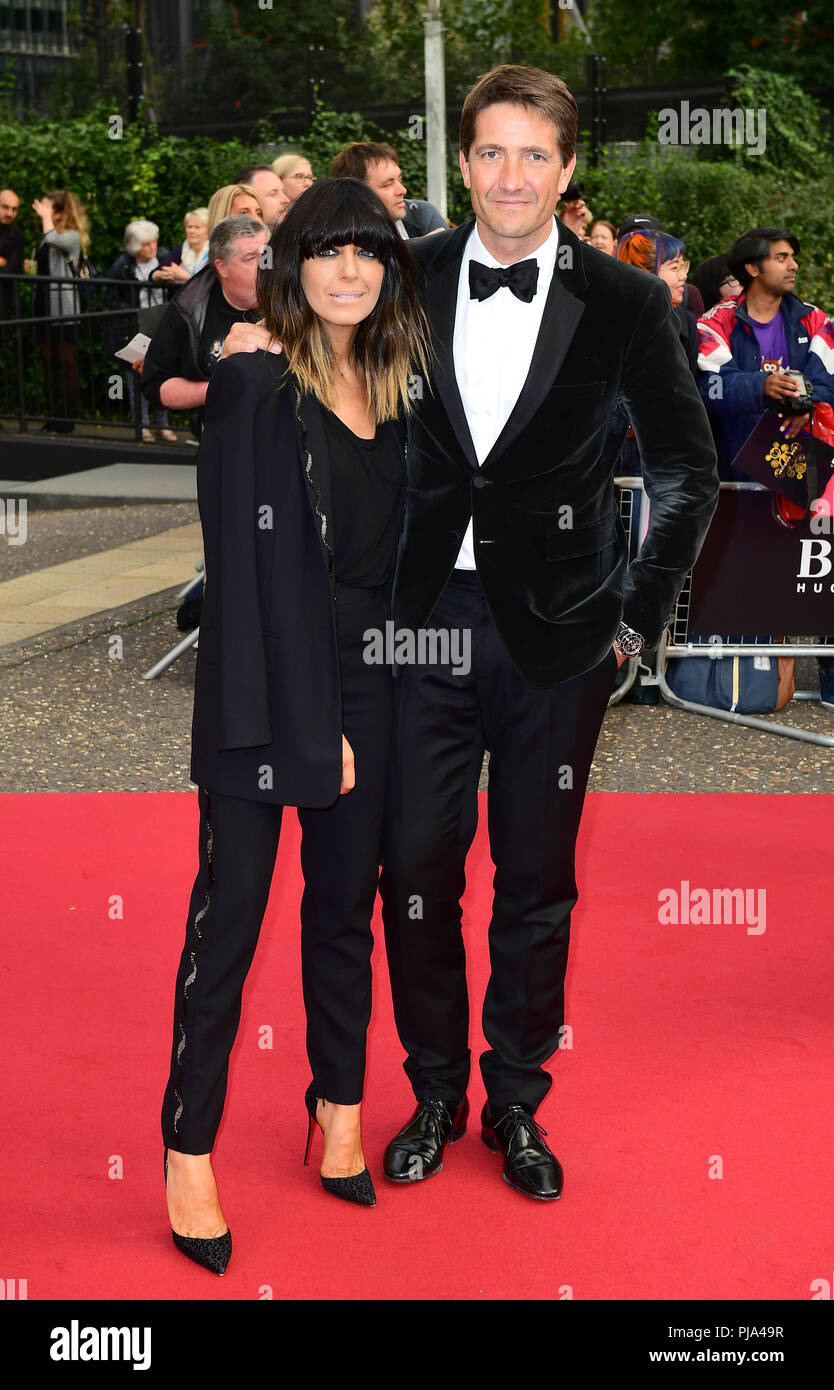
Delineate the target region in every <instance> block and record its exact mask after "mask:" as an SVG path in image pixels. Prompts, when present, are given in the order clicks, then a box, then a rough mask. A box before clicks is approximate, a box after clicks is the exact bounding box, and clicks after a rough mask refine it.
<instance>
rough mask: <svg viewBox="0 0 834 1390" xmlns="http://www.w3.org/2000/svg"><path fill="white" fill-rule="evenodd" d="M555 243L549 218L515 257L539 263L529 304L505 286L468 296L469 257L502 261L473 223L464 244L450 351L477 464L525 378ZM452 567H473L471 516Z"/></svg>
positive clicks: (555, 226)
mask: <svg viewBox="0 0 834 1390" xmlns="http://www.w3.org/2000/svg"><path fill="white" fill-rule="evenodd" d="M558 247H559V227H558V223H557V222H556V219H555V218H554V219H553V227H552V229H551V232H550V236H549V237H548V238H547V240H546V241H544V242H542V244H541V246H540V247H539V248H538V250H536V251H533V252H532V254H531V255H530V256H522V258H521V259H522V260H533V259H535V260H537V261H538V263H539V278H538V283H537V285H536V293H535V295H534V296H533V298H532V300H531V301H530V303H529V304H525V303H524V301H523V300H521V299H519V298H518V296H517V295H514V294H513V292H512V290H511V289H508V287H507V286H506V285H502V286H501V287H500V288H499V289H498V290H496V292H495V294H492V295H490V297H489V299H482V300H478V299H471V298H470V295H469V262H470V260H475V261H480V262H481V263H482V264H483V265H489V266H500V265H501V264H502V262H501V261H497V260H496V259H495V257H494V256H492V255H490V253H489V251H487V249H486V247H485V246H484V244H483V242H482V241H481V238H480V237H479V235H478V228H477V225H476V226H475V227H473V229H472V235H471V236H470V237H469V240H468V241H467V243H466V246H465V247H464V250H463V256H462V257H461V264H460V279H459V280H458V299H457V309H456V311H455V335H454V340H453V345H452V351H453V356H454V364H455V376H456V377H457V383H458V389H459V391H460V398H461V401H462V402H463V409H464V412H465V414H466V419H467V421H468V423H469V432H470V434H471V435H472V442H473V444H474V445H475V453H476V455H477V459H478V463H479V464H481V463H483V461H484V459H485V458H486V457H487V454H488V453H489V451H490V449H491V448H492V446H493V444H494V443H495V441H496V439H497V438H498V436H499V434H500V433H501V431H502V429H503V428H504V426H505V424H506V423H507V420H508V419H509V417H510V415H511V414H512V411H513V407H514V406H515V403H516V401H517V400H518V397H519V395H520V394H521V388H522V386H523V385H524V383H525V381H526V379H527V374H528V372H529V370H530V361H531V359H532V356H533V349H534V347H535V346H536V339H537V338H538V336H539V328H540V326H541V321H542V314H543V313H544V305H545V300H546V299H547V293H548V290H549V289H550V282H551V280H552V278H553V269H554V266H555V265H556V252H557V250H558ZM455 568H456V569H464V570H474V569H475V543H474V536H473V530H472V519H471V517H470V519H469V525H468V527H467V528H466V535H465V536H464V538H463V544H462V545H461V548H460V552H459V554H458V558H457V561H456V564H455Z"/></svg>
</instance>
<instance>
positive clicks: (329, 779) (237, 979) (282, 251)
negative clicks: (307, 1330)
mask: <svg viewBox="0 0 834 1390" xmlns="http://www.w3.org/2000/svg"><path fill="white" fill-rule="evenodd" d="M269 246H270V249H271V257H270V259H269V268H268V269H267V268H261V269H260V270H259V272H258V299H259V303H260V305H261V307H262V309H263V311H264V320H265V323H266V326H267V328H268V330H269V332H270V333H271V335H272V337H273V338H274V339H275V342H276V344H281V345H282V348H283V351H282V352H280V353H270V352H261V353H257V354H254V355H252V356H250V355H249V354H240V355H236V356H233V357H230V358H227V359H225V360H223V361H221V362H220V363H219V364H218V366H217V368H216V369H215V372H214V375H213V376H212V379H211V383H210V385H209V389H208V394H207V397H206V417H205V433H204V435H203V439H202V442H201V445H200V453H199V455H198V467H197V474H198V498H199V504H200V516H201V520H202V524H203V538H204V544H205V559H206V592H205V599H204V605H203V613H202V621H201V625H200V644H199V649H198V655H197V673H196V683H195V702H194V722H193V727H192V758H191V777H192V780H193V781H195V782H196V783H197V784H198V786H199V788H200V790H199V806H200V868H199V872H198V875H197V879H196V881H195V884H194V889H193V892H192V897H191V906H190V911H189V917H188V925H187V928H186V940H185V946H184V948H183V952H182V957H181V960H180V967H179V973H178V978H177V988H176V995H175V1004H174V1036H173V1044H172V1052H171V1071H170V1076H169V1080H168V1086H167V1088H166V1092H165V1098H164V1101H163V1107H162V1130H163V1139H164V1143H165V1145H166V1154H167V1156H168V1158H169V1160H170V1168H169V1170H168V1173H167V1179H168V1210H169V1217H170V1220H171V1228H172V1232H173V1236H174V1243H175V1244H176V1245H177V1247H178V1248H179V1249H181V1250H183V1251H184V1253H185V1254H187V1255H189V1256H190V1258H192V1259H195V1260H197V1262H198V1263H202V1264H205V1265H206V1266H207V1267H208V1268H212V1269H214V1270H216V1272H217V1273H222V1272H223V1270H224V1269H225V1266H226V1263H227V1261H228V1258H229V1254H230V1252H231V1237H230V1235H229V1232H228V1228H227V1227H226V1223H225V1221H224V1219H223V1215H222V1212H221V1210H220V1205H219V1201H218V1197H217V1189H216V1186H215V1182H214V1177H213V1175H212V1171H211V1161H210V1160H211V1152H210V1151H211V1148H212V1145H213V1143H214V1138H215V1135H216V1132H217V1127H218V1125H219V1123H220V1118H221V1114H222V1108H223V1101H224V1097H225V1089H226V1074H227V1069H228V1061H229V1053H230V1050H231V1047H232V1043H233V1041H234V1036H235V1032H236V1029H237V1024H238V1019H239V1014H240V998H241V990H242V988H243V983H244V980H245V977H246V973H247V971H248V968H249V965H250V963H251V960H252V956H253V954H254V951H255V947H256V944H257V938H258V933H259V929H260V924H261V920H262V917H263V914H264V910H265V908H266V903H267V898H268V895H269V888H270V881H271V877H272V870H273V866H274V862H275V854H276V849H277V845H278V837H279V832H280V826H281V814H282V809H283V807H284V806H285V805H288V806H297V807H298V808H299V811H298V815H299V820H300V822H301V827H302V845H301V866H302V870H303V874H304V895H303V898H302V903H301V958H302V977H303V989H304V1002H305V1006H306V1010H307V1053H308V1057H309V1061H310V1066H311V1070H312V1075H313V1080H312V1082H311V1085H310V1087H309V1088H308V1091H307V1094H306V1096H305V1105H306V1108H307V1112H308V1131H307V1153H308V1155H309V1148H310V1140H311V1137H312V1132H313V1121H314V1119H315V1120H316V1121H317V1122H318V1124H319V1126H320V1127H321V1129H322V1130H323V1132H324V1154H323V1158H322V1165H321V1181H322V1185H323V1186H324V1187H325V1189H326V1190H327V1191H328V1192H331V1193H334V1194H335V1195H337V1196H341V1197H344V1198H346V1199H347V1200H350V1201H354V1202H358V1203H360V1204H362V1205H368V1206H370V1205H373V1203H374V1200H375V1198H374V1191H373V1184H372V1182H371V1179H370V1175H369V1173H368V1171H367V1169H366V1167H365V1161H364V1157H363V1154H362V1141H361V1131H360V1105H361V1100H362V1089H363V1079H364V1068H365V1031H366V1028H367V1024H368V1020H369V1017H370V1008H371V973H370V955H371V948H372V937H371V930H370V919H371V913H372V910H373V903H374V898H375V894H376V882H377V875H378V866H379V849H380V835H381V823H382V811H383V802H384V796H385V785H386V767H387V759H388V743H389V737H390V730H391V718H392V710H391V696H392V683H391V678H390V674H389V671H388V669H387V667H385V666H383V665H377V664H372V663H370V662H368V661H366V660H365V659H364V657H365V650H366V644H367V639H366V638H365V636H364V634H365V633H366V632H367V631H368V629H374V630H378V631H379V632H380V633H382V632H384V631H385V628H384V624H385V622H386V620H387V617H388V605H387V587H388V584H389V580H390V576H391V572H392V568H393V560H394V550H395V546H396V542H397V538H398V532H399V527H400V522H401V515H402V507H403V498H404V486H405V461H404V436H403V430H402V419H401V417H402V415H403V414H405V413H407V412H408V410H409V409H410V401H409V395H408V382H409V375H410V373H411V372H412V371H415V370H416V371H421V372H422V373H423V374H424V375H425V373H426V352H427V349H426V346H425V345H426V342H427V329H426V326H425V319H424V317H423V313H422V310H421V308H420V307H419V303H418V300H417V296H416V289H415V284H414V272H413V269H412V263H411V259H410V257H409V255H408V252H407V250H406V249H405V247H404V245H403V242H402V238H401V237H399V235H398V234H397V230H396V228H395V226H394V224H393V222H392V221H391V219H390V217H389V216H388V214H387V212H386V210H385V208H384V206H383V204H382V203H381V202H380V200H379V199H378V197H377V196H376V194H375V193H373V192H372V191H371V190H370V189H369V188H367V187H366V185H365V184H363V183H361V182H360V181H359V180H358V179H327V180H324V181H323V182H321V183H319V184H317V185H316V187H315V188H314V189H311V190H310V193H309V195H308V196H307V197H305V198H304V200H303V202H298V203H297V204H295V205H293V206H292V207H291V208H290V210H289V212H288V213H287V216H286V218H285V220H284V221H283V222H282V223H281V225H280V226H279V227H277V228H276V229H275V231H274V232H273V235H272V238H271V240H270V243H269ZM305 1162H306V1158H305Z"/></svg>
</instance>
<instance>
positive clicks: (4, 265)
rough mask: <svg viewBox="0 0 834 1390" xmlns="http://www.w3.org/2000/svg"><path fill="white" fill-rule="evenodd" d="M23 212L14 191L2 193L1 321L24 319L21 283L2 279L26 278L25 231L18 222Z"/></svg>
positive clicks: (0, 210) (0, 232) (0, 239)
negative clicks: (20, 307)
mask: <svg viewBox="0 0 834 1390" xmlns="http://www.w3.org/2000/svg"><path fill="white" fill-rule="evenodd" d="M19 212H20V199H19V198H18V196H17V194H16V193H15V191H14V189H12V188H3V189H0V319H14V318H19V317H20V315H19V305H20V295H19V290H18V283H17V282H16V281H14V280H9V279H3V278H2V277H5V276H10V275H22V274H23V252H24V247H25V244H26V241H25V238H24V235H23V228H22V227H21V226H19V224H18V222H17V214H18V213H19ZM16 291H18V292H17V293H16Z"/></svg>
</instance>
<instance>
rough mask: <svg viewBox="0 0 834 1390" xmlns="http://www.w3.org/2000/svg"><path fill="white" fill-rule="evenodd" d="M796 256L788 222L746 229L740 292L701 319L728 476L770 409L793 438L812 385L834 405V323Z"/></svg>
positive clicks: (831, 665)
mask: <svg viewBox="0 0 834 1390" xmlns="http://www.w3.org/2000/svg"><path fill="white" fill-rule="evenodd" d="M798 256H799V242H798V240H797V238H796V237H795V236H794V235H793V233H792V232H789V231H787V230H786V229H785V228H783V227H755V228H754V229H753V230H752V231H749V232H745V233H744V236H741V237H739V238H738V239H737V240H736V241H734V242H733V244H732V246H731V247H730V249H729V251H728V252H727V264H728V267H729V270H730V273H731V274H732V275H734V276H735V278H736V279H737V280H738V282H739V284H740V285H741V293H740V294H739V295H738V296H736V297H735V298H729V299H722V300H719V302H718V303H717V304H716V305H715V306H714V307H713V308H712V309H709V310H707V312H706V313H705V314H704V315H703V316H702V317H701V318H700V319H699V320H698V337H699V353H698V366H699V368H700V373H701V375H700V378H699V382H698V385H699V389H700V392H701V395H702V396H703V399H704V403H705V405H706V407H707V410H708V412H709V413H710V415H711V416H712V418H713V419H714V420H715V421H716V423H717V425H718V428H719V431H720V439H721V443H722V444H723V451H724V454H725V457H724V458H723V459H722V457H721V455H720V454H719V469H720V471H721V474H722V476H723V477H729V478H731V479H741V480H742V481H746V475H745V474H743V473H741V472H739V471H738V470H737V469H735V468H733V466H732V461H733V459H734V458H735V456H736V454H737V453H738V451H739V449H740V448H741V446H742V444H743V443H744V441H745V440H746V439H747V437H748V435H749V434H750V433H751V431H752V430H753V429H754V428H755V426H756V424H757V423H758V421H759V419H760V418H761V416H762V414H763V413H764V411H765V410H775V411H776V412H777V414H780V415H783V416H784V417H785V418H784V419H783V422H782V424H781V425H780V429H781V431H782V433H783V434H784V436H785V438H786V439H793V438H794V437H795V436H796V435H797V434H799V431H800V430H802V429H806V428H807V427H808V424H809V421H810V413H809V412H808V410H806V409H805V408H804V392H805V391H806V390H807V387H808V386H809V385H810V386H811V387H812V388H813V396H812V399H813V401H814V402H818V401H827V402H828V403H829V404H831V405H834V324H832V321H831V318H830V317H829V315H828V314H825V313H824V312H823V311H822V309H818V308H817V307H816V305H814V304H808V303H806V302H805V301H804V300H802V299H800V298H799V297H798V296H797V295H796V294H795V293H794V289H795V286H796V277H797V273H798V269H799V265H798ZM803 378H804V381H803ZM818 664H819V676H820V701H821V703H822V705H823V707H824V708H825V709H828V710H831V711H832V712H834V660H831V659H830V658H823V657H820V658H819V663H818Z"/></svg>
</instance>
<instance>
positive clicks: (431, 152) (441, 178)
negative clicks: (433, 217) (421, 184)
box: [423, 0, 446, 217]
mask: <svg viewBox="0 0 834 1390" xmlns="http://www.w3.org/2000/svg"><path fill="white" fill-rule="evenodd" d="M440 5H441V0H427V6H428V8H427V10H426V13H425V14H424V15H423V25H424V30H425V41H424V52H425V72H426V183H427V197H428V200H429V202H430V203H434V205H435V207H436V208H437V209H438V211H439V212H440V214H441V216H443V217H445V216H446V70H445V63H444V56H443V16H442V14H441V10H440Z"/></svg>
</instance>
